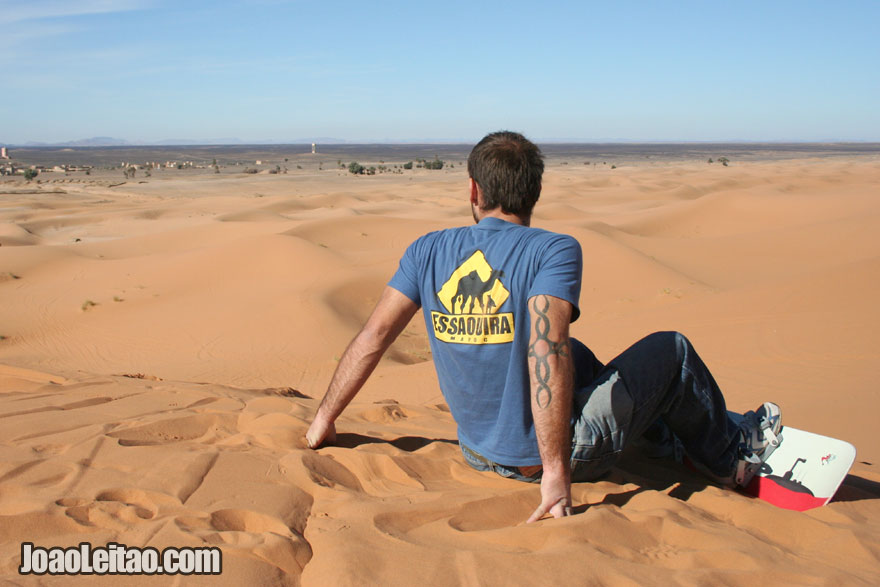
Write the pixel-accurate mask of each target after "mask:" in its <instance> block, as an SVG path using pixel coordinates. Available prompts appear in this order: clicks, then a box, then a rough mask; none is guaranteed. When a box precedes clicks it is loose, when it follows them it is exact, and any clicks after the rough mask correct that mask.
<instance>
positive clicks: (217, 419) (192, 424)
mask: <svg viewBox="0 0 880 587" xmlns="http://www.w3.org/2000/svg"><path fill="white" fill-rule="evenodd" d="M237 419H238V416H237V415H235V414H195V415H192V416H184V417H181V418H171V419H168V420H160V421H158V422H152V423H150V424H144V425H142V426H136V427H134V428H127V429H125V430H117V431H116V432H110V433H108V434H107V436H110V437H111V438H116V439H117V440H118V442H119V444H120V445H122V446H149V445H156V444H170V443H174V442H183V441H191V440H197V441H199V442H201V443H202V444H214V443H215V442H217V441H218V440H221V439H223V438H226V437H228V436H231V435H232V434H235V433H237V430H236V429H235V424H236V421H237Z"/></svg>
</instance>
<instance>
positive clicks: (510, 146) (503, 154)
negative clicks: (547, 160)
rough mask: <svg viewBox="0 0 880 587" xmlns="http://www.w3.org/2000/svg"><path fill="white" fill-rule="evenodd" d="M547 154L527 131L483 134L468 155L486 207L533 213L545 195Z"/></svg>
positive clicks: (473, 177) (469, 163) (485, 208)
mask: <svg viewBox="0 0 880 587" xmlns="http://www.w3.org/2000/svg"><path fill="white" fill-rule="evenodd" d="M543 173H544V156H543V155H542V154H541V150H540V149H539V148H538V146H537V145H535V144H534V143H533V142H531V141H530V140H528V139H527V138H525V137H524V136H523V135H521V134H519V133H516V132H510V131H499V132H493V133H491V134H488V135H486V136H485V137H483V140H481V141H480V142H479V143H477V145H476V146H475V147H474V148H473V150H472V151H471V154H470V155H469V156H468V175H470V176H471V178H472V179H473V180H474V181H475V182H476V183H477V185H478V186H480V190H481V191H482V193H483V207H482V209H483V210H494V209H495V208H497V207H498V206H501V211H502V212H504V213H505V214H515V215H517V216H521V217H527V216H530V215H531V213H532V208H534V207H535V203H536V202H537V201H538V197H540V195H541V176H542V175H543Z"/></svg>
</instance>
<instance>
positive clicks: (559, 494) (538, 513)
mask: <svg viewBox="0 0 880 587" xmlns="http://www.w3.org/2000/svg"><path fill="white" fill-rule="evenodd" d="M547 514H550V515H551V516H553V517H554V518H561V517H563V516H570V515H571V481H569V479H568V475H548V474H547V472H546V471H544V476H543V477H541V505H539V506H538V509H536V510H535V511H534V512H533V513H532V515H531V516H530V517H529V519H528V520H526V523H527V524H531V523H532V522H537V521H538V520H540V519H541V518H543V517H544V516H546V515H547Z"/></svg>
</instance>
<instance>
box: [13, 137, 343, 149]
mask: <svg viewBox="0 0 880 587" xmlns="http://www.w3.org/2000/svg"><path fill="white" fill-rule="evenodd" d="M346 142H348V141H346V140H345V139H337V138H333V137H310V138H299V139H291V140H285V141H279V140H271V139H267V140H257V141H243V140H241V139H238V138H234V137H232V138H219V139H164V140H161V141H127V140H125V139H117V138H113V137H92V138H90V139H79V140H77V141H60V142H39V141H28V142H26V143H3V142H2V141H0V145H4V146H7V147H147V146H179V145H302V144H309V143H322V144H325V145H330V144H343V143H346Z"/></svg>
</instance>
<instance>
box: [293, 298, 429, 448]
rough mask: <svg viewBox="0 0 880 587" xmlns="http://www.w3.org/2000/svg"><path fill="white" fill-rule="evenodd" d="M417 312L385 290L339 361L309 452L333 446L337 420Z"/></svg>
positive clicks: (317, 416) (407, 301)
mask: <svg viewBox="0 0 880 587" xmlns="http://www.w3.org/2000/svg"><path fill="white" fill-rule="evenodd" d="M418 309H419V307H418V305H416V303H415V302H413V301H412V300H411V299H409V298H408V297H406V296H405V295H403V294H402V293H400V292H399V291H397V290H396V289H394V288H392V287H388V286H386V287H385V291H383V292H382V297H381V298H379V302H378V303H377V304H376V307H375V308H374V309H373V313H372V314H370V317H369V318H368V319H367V323H366V324H364V327H363V328H362V329H361V331H360V332H359V333H358V334H357V335H356V336H355V337H354V339H353V340H352V341H351V343H349V345H348V348H346V349H345V352H344V353H343V355H342V358H341V359H339V365H337V366H336V372H335V373H334V374H333V379H332V380H331V381H330V386H329V387H328V388H327V393H326V394H325V395H324V399H323V400H322V401H321V405H320V406H319V407H318V412H317V413H316V414H315V419H314V420H313V421H312V425H311V426H310V427H309V430H308V432H307V433H306V441H307V442H308V445H309V447H310V448H317V447H319V446H320V445H321V444H322V443H324V442H325V441H326V442H333V441H334V440H335V439H336V427H335V425H334V424H333V423H334V422H335V421H336V418H338V417H339V414H341V413H342V410H344V409H345V407H346V406H347V405H348V404H349V402H350V401H351V400H352V399H353V398H354V396H355V395H357V393H358V392H359V391H360V389H361V387H362V386H363V385H364V383H366V381H367V378H369V376H370V374H371V373H372V372H373V369H375V368H376V365H377V364H378V363H379V359H381V358H382V355H383V354H384V353H385V351H386V350H387V349H388V347H389V346H391V343H392V342H394V340H395V339H396V338H397V336H398V335H399V334H400V333H401V332H402V331H403V329H404V328H405V327H406V325H407V324H408V323H409V321H410V319H411V318H412V317H413V315H414V314H415V313H416V312H417V311H418Z"/></svg>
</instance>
